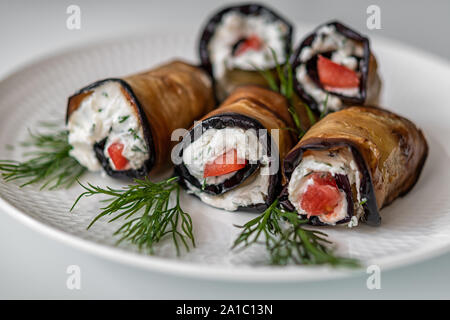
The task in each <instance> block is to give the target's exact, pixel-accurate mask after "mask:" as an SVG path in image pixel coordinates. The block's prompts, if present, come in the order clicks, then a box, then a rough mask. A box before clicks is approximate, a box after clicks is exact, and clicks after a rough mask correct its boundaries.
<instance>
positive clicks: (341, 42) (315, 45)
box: [296, 25, 364, 111]
mask: <svg viewBox="0 0 450 320" xmlns="http://www.w3.org/2000/svg"><path fill="white" fill-rule="evenodd" d="M328 51H333V53H332V55H331V60H332V61H333V62H335V63H338V64H340V65H343V66H345V67H347V68H349V69H350V70H353V71H355V70H357V69H358V60H357V59H356V58H355V57H354V56H356V57H359V58H362V57H363V55H364V48H363V46H362V45H361V44H360V43H358V42H356V41H354V40H352V39H348V38H346V37H345V36H343V35H342V34H340V33H339V32H337V31H336V27H335V26H333V25H331V26H323V27H321V28H319V29H318V30H317V33H316V37H315V38H314V40H313V42H312V44H311V46H310V47H304V48H303V50H302V52H301V53H300V61H301V64H300V66H299V67H298V68H297V71H296V77H297V80H298V82H299V83H301V84H302V86H303V89H304V90H305V91H306V93H308V94H309V95H310V96H311V97H312V98H313V99H314V100H315V101H317V103H318V106H319V110H320V111H323V110H324V108H325V106H324V104H325V100H327V104H326V105H327V109H329V110H333V111H336V110H339V109H340V108H341V106H342V101H341V99H340V98H339V97H337V96H334V95H329V94H328V93H327V92H326V91H324V90H322V89H321V88H319V87H318V86H317V85H316V83H315V82H314V81H313V80H312V79H311V78H310V77H309V75H308V73H307V70H306V62H308V60H310V59H311V58H312V57H313V56H314V55H316V54H319V53H321V52H328ZM330 90H331V89H330ZM332 91H333V92H334V93H338V94H342V95H345V96H348V97H359V96H360V92H359V88H350V89H340V88H333V89H332ZM327 95H328V98H327Z"/></svg>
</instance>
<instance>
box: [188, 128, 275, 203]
mask: <svg viewBox="0 0 450 320" xmlns="http://www.w3.org/2000/svg"><path fill="white" fill-rule="evenodd" d="M232 149H235V150H236V153H237V159H241V160H244V159H245V160H247V161H248V162H249V163H257V162H258V161H260V164H261V166H260V168H259V169H258V170H257V171H256V172H254V173H253V175H252V176H251V177H249V178H247V179H246V180H245V181H244V182H243V183H242V184H241V185H240V186H239V187H237V188H235V189H233V190H230V191H228V192H225V193H223V194H221V195H211V194H207V193H205V192H202V191H201V190H199V189H198V188H196V187H195V186H193V185H191V184H189V183H187V184H188V187H189V190H190V192H192V193H195V194H196V195H197V196H198V197H200V199H201V200H202V201H203V202H205V203H207V204H209V205H211V206H214V207H217V208H222V209H225V210H229V211H235V210H237V209H238V208H239V207H243V206H249V205H254V204H259V203H264V202H265V199H266V197H267V195H268V190H269V177H270V176H269V174H268V172H269V170H268V166H269V161H268V157H267V155H265V154H264V150H265V149H264V148H263V145H262V144H261V142H259V140H258V137H257V135H256V132H255V131H254V130H244V129H241V128H225V129H208V130H206V131H205V132H204V133H203V134H202V135H201V137H199V138H198V139H197V140H195V141H194V142H193V143H191V144H190V145H189V146H188V147H186V148H185V149H184V151H183V163H184V164H185V166H186V168H187V169H188V170H189V173H190V174H191V175H192V176H194V177H195V178H196V179H197V180H198V181H200V182H203V183H204V184H219V183H223V182H224V181H225V180H226V179H229V178H230V177H232V176H233V175H234V174H235V173H234V172H232V173H229V174H225V175H221V176H217V177H207V178H204V177H203V174H204V168H205V165H206V164H207V163H210V162H212V161H214V160H215V159H216V158H217V157H219V156H221V155H223V154H225V153H226V152H228V151H230V150H232Z"/></svg>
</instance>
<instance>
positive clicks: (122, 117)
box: [66, 61, 214, 178]
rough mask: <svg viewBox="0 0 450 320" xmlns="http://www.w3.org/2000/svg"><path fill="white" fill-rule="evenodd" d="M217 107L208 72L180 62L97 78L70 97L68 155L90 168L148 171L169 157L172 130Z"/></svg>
mask: <svg viewBox="0 0 450 320" xmlns="http://www.w3.org/2000/svg"><path fill="white" fill-rule="evenodd" d="M213 106H214V95H213V90H212V82H211V80H210V78H209V76H208V74H207V73H206V72H204V71H203V70H202V69H201V68H197V67H194V66H191V65H189V64H187V63H184V62H180V61H174V62H170V63H168V64H166V65H163V66H160V67H158V68H156V69H152V70H150V71H147V72H144V73H139V74H135V75H131V76H129V77H125V78H123V79H116V78H109V79H105V80H101V81H97V82H94V83H93V84H91V85H89V86H87V87H85V88H83V89H81V90H80V91H79V92H77V93H76V94H74V95H73V96H71V97H70V98H69V100H68V106H67V116H66V122H67V126H68V130H69V144H70V145H71V146H72V150H71V151H70V155H71V156H72V157H74V158H75V159H76V160H77V161H78V162H79V163H80V164H81V165H83V166H85V167H86V168H87V169H89V170H91V171H97V170H101V169H102V168H103V170H104V171H105V172H106V173H107V174H108V175H110V176H113V177H133V178H136V177H144V176H147V175H148V174H149V173H150V171H152V170H157V169H158V168H162V167H164V165H165V164H167V163H168V162H169V160H170V158H169V156H170V151H171V148H172V146H173V144H172V142H171V134H172V131H173V130H175V129H177V128H188V127H189V126H190V125H191V124H192V122H193V121H194V120H195V119H198V118H200V117H201V116H203V115H204V114H206V113H207V112H208V111H210V110H211V109H212V108H213Z"/></svg>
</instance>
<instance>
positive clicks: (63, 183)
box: [0, 130, 86, 190]
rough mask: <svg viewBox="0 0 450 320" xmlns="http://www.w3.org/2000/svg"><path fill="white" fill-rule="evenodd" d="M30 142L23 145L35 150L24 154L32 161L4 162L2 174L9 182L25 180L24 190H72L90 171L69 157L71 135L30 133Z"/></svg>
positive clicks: (65, 132) (64, 132) (1, 164)
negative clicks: (29, 187) (38, 187)
mask: <svg viewBox="0 0 450 320" xmlns="http://www.w3.org/2000/svg"><path fill="white" fill-rule="evenodd" d="M29 134H30V137H29V140H27V141H25V142H23V143H21V145H22V146H24V147H32V148H34V150H33V151H30V152H26V153H24V156H25V157H30V159H28V160H25V161H13V160H0V172H1V173H2V176H3V178H4V179H5V180H6V181H14V180H24V181H25V182H24V183H23V184H22V185H21V187H24V186H26V185H30V184H41V190H42V189H44V188H49V189H50V190H53V189H56V188H59V187H66V188H68V187H70V186H71V185H72V184H73V183H74V182H76V181H77V179H78V178H79V177H80V176H81V175H82V174H83V173H84V172H85V171H86V169H85V168H84V167H83V166H81V165H80V164H79V163H78V162H77V161H76V160H75V159H74V158H72V157H71V156H70V154H69V152H70V150H71V149H72V147H71V146H70V145H69V141H68V132H67V131H66V130H61V131H57V132H55V133H52V134H40V133H32V132H31V131H30V132H29Z"/></svg>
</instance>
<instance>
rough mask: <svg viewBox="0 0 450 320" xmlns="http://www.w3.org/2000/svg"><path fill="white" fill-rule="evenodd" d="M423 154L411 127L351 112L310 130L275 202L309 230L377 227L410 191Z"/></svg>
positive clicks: (378, 113)
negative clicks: (315, 227) (316, 227)
mask: <svg viewBox="0 0 450 320" xmlns="http://www.w3.org/2000/svg"><path fill="white" fill-rule="evenodd" d="M427 154H428V145H427V142H426V140H425V138H424V136H423V134H422V131H421V130H419V129H418V128H417V127H416V126H415V125H414V124H413V123H412V122H411V121H409V120H407V119H405V118H403V117H400V116H398V115H396V114H394V113H392V112H389V111H386V110H384V109H381V108H375V107H350V108H347V109H344V110H341V111H338V112H334V113H331V114H329V115H328V116H326V117H325V118H324V119H322V120H321V121H320V122H318V123H317V124H315V125H314V126H313V127H312V128H311V129H310V130H309V131H308V132H307V133H306V135H305V136H304V137H303V138H302V139H301V140H300V141H299V143H298V144H297V145H296V146H295V147H294V148H293V149H292V150H291V151H290V152H289V154H288V155H287V156H286V158H285V159H284V164H283V174H284V177H285V179H286V181H288V183H286V185H285V187H284V189H283V192H282V194H281V196H280V199H281V202H282V203H283V205H284V206H285V208H286V209H288V210H296V211H297V212H298V213H299V214H301V215H302V216H305V217H307V218H309V219H310V222H311V224H314V225H335V224H342V223H348V224H349V226H355V225H357V224H358V221H359V220H360V219H361V220H363V221H365V222H367V223H368V224H370V225H379V224H380V222H381V217H380V213H379V211H380V210H381V209H382V208H383V207H385V206H387V205H388V204H390V203H391V202H392V201H394V200H395V199H396V198H397V197H399V196H402V195H404V194H406V193H407V192H408V191H409V190H410V189H411V188H412V187H413V186H414V184H415V183H416V181H417V179H418V178H419V175H420V172H421V170H422V167H423V165H424V163H425V160H426V158H427Z"/></svg>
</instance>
